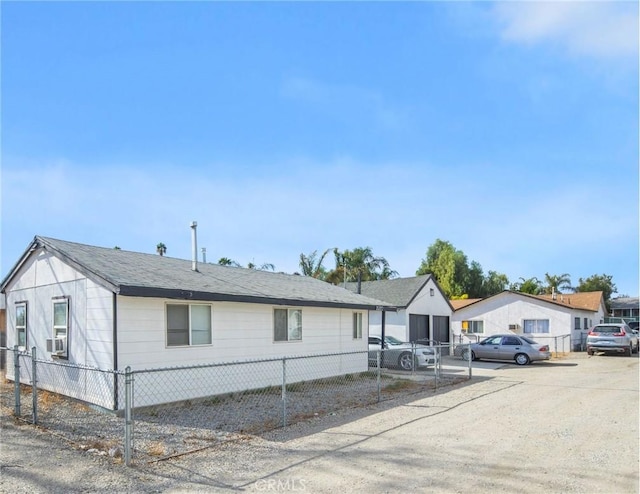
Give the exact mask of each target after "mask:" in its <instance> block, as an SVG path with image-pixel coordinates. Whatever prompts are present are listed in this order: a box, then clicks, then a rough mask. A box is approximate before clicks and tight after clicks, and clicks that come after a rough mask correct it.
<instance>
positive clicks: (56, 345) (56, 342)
mask: <svg viewBox="0 0 640 494" xmlns="http://www.w3.org/2000/svg"><path fill="white" fill-rule="evenodd" d="M47 352H50V353H52V354H54V355H66V353H67V338H54V339H52V340H49V339H48V340H47Z"/></svg>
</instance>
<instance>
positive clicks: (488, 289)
mask: <svg viewBox="0 0 640 494" xmlns="http://www.w3.org/2000/svg"><path fill="white" fill-rule="evenodd" d="M508 286H509V278H507V275H506V274H501V273H497V272H495V271H489V273H487V276H486V277H485V278H484V281H483V283H482V293H483V297H491V296H492V295H495V294H497V293H500V292H503V291H505V290H506V289H507V287H508Z"/></svg>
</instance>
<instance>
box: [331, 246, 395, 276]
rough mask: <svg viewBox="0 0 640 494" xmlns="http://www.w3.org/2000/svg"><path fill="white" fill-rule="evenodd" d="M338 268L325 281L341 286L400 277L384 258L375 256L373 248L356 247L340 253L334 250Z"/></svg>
mask: <svg viewBox="0 0 640 494" xmlns="http://www.w3.org/2000/svg"><path fill="white" fill-rule="evenodd" d="M334 254H335V257H336V267H335V269H333V270H332V271H331V272H329V273H327V277H326V279H325V281H329V282H331V283H334V284H339V283H340V282H343V281H372V280H387V279H390V278H394V277H395V276H397V275H398V273H397V272H396V271H393V270H392V269H391V268H390V267H389V263H388V262H387V260H386V259H385V258H384V257H376V256H374V255H373V251H372V250H371V247H356V248H355V249H353V250H345V251H344V252H340V251H339V250H338V249H334Z"/></svg>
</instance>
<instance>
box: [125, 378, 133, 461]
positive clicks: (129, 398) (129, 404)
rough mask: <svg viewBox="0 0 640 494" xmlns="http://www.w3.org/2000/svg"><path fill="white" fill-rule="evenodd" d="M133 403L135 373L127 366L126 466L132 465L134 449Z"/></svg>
mask: <svg viewBox="0 0 640 494" xmlns="http://www.w3.org/2000/svg"><path fill="white" fill-rule="evenodd" d="M132 401H133V372H131V367H129V366H127V368H126V369H125V370H124V464H125V465H127V466H130V465H131V453H132V451H131V450H132V449H133V435H132V433H131V432H132V428H133V415H132V413H131V408H132Z"/></svg>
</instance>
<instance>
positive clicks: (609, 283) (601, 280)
mask: <svg viewBox="0 0 640 494" xmlns="http://www.w3.org/2000/svg"><path fill="white" fill-rule="evenodd" d="M576 292H602V296H603V297H604V303H605V304H606V306H607V311H608V312H609V311H610V306H609V302H610V300H611V296H612V295H613V294H614V293H617V292H618V288H617V287H616V285H615V284H614V283H613V277H612V276H609V275H607V274H601V275H599V274H594V275H592V276H589V277H588V278H586V279H582V278H580V279H579V280H578V286H577V287H576Z"/></svg>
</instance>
